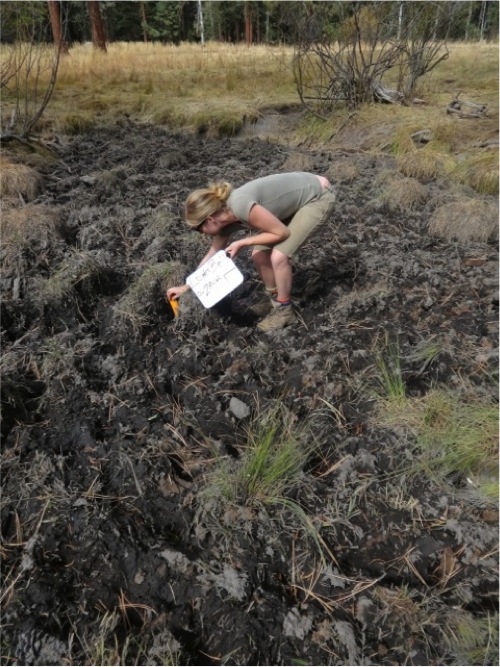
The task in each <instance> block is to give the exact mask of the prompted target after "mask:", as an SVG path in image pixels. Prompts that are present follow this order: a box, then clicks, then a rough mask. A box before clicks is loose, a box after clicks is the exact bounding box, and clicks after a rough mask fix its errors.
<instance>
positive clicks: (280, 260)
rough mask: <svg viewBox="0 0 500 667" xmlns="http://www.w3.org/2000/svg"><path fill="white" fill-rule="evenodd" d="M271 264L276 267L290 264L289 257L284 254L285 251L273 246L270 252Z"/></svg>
mask: <svg viewBox="0 0 500 667" xmlns="http://www.w3.org/2000/svg"><path fill="white" fill-rule="evenodd" d="M271 264H272V265H273V268H275V269H278V268H280V267H283V266H287V265H288V264H290V258H289V257H288V255H285V253H283V252H281V250H278V249H277V248H274V250H273V251H272V252H271Z"/></svg>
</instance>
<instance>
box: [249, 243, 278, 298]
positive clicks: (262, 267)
mask: <svg viewBox="0 0 500 667" xmlns="http://www.w3.org/2000/svg"><path fill="white" fill-rule="evenodd" d="M252 261H253V263H254V266H255V268H256V270H257V273H258V274H259V276H260V277H261V279H262V282H263V283H264V286H265V288H266V290H267V291H268V292H273V291H274V290H276V278H275V277H274V269H273V266H272V264H271V250H254V251H253V252H252Z"/></svg>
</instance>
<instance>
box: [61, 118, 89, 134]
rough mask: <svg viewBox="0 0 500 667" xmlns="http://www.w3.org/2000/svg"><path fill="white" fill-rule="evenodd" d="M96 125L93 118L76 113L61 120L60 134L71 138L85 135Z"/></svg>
mask: <svg viewBox="0 0 500 667" xmlns="http://www.w3.org/2000/svg"><path fill="white" fill-rule="evenodd" d="M95 125H96V119H95V117H93V116H91V115H83V114H78V113H72V114H68V115H67V116H65V117H64V118H62V119H61V132H62V133H63V134H68V135H71V136H74V135H77V134H85V133H86V132H89V131H90V130H92V128H93V127H95Z"/></svg>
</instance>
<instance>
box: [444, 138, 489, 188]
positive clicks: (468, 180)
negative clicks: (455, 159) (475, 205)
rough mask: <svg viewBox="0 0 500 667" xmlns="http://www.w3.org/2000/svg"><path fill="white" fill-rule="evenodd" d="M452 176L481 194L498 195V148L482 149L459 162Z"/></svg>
mask: <svg viewBox="0 0 500 667" xmlns="http://www.w3.org/2000/svg"><path fill="white" fill-rule="evenodd" d="M450 176H451V178H452V179H454V180H456V181H457V182H458V183H463V184H465V185H469V186H470V187H471V188H473V189H474V190H476V191H477V192H480V193H481V194H487V195H497V194H498V148H493V149H489V150H486V151H482V152H481V153H480V154H478V155H472V156H471V157H468V158H466V159H465V160H463V161H461V162H459V163H458V164H457V166H456V167H455V169H453V171H452V172H451V174H450Z"/></svg>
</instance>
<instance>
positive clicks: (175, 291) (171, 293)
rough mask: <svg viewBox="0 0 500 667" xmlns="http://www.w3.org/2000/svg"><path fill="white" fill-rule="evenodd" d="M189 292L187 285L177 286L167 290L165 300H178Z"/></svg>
mask: <svg viewBox="0 0 500 667" xmlns="http://www.w3.org/2000/svg"><path fill="white" fill-rule="evenodd" d="M188 290H189V286H188V285H178V286H177V287H169V288H168V290H167V299H168V300H169V301H170V300H171V299H178V298H179V297H180V296H182V294H185V293H186V292H187V291H188Z"/></svg>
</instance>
